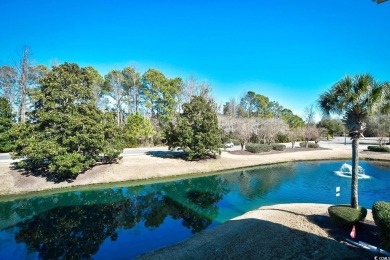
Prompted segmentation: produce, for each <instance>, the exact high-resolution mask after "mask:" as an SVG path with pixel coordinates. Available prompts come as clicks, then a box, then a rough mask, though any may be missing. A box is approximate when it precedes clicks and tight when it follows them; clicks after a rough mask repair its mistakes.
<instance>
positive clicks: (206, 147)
mask: <svg viewBox="0 0 390 260" xmlns="http://www.w3.org/2000/svg"><path fill="white" fill-rule="evenodd" d="M166 136H167V143H168V145H169V146H171V147H181V148H182V149H183V150H184V151H185V152H188V154H189V155H188V159H189V160H194V159H203V158H206V157H208V156H216V155H217V154H219V153H220V147H221V139H220V130H219V128H218V120H217V115H216V113H215V112H214V111H213V108H212V106H211V105H210V103H209V102H207V101H206V100H205V99H204V98H203V97H200V96H194V97H193V98H192V99H191V101H190V102H189V103H185V104H184V105H183V113H181V114H180V115H179V116H178V117H177V123H176V125H174V124H173V123H171V124H170V127H168V128H167V131H166Z"/></svg>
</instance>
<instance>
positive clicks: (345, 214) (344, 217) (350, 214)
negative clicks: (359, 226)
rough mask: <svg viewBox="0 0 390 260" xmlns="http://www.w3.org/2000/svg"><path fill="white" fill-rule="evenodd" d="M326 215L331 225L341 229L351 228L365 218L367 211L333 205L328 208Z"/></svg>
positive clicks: (361, 208) (348, 206) (360, 208)
mask: <svg viewBox="0 0 390 260" xmlns="http://www.w3.org/2000/svg"><path fill="white" fill-rule="evenodd" d="M328 213H329V216H330V218H331V219H332V221H333V223H335V224H336V225H338V226H342V227H352V226H353V225H355V224H356V223H358V222H359V221H362V220H363V219H364V218H365V217H366V216H367V209H365V208H363V207H360V206H359V207H358V208H357V209H354V208H352V207H351V206H350V205H335V206H330V207H329V208H328Z"/></svg>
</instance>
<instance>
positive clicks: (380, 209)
mask: <svg viewBox="0 0 390 260" xmlns="http://www.w3.org/2000/svg"><path fill="white" fill-rule="evenodd" d="M372 215H373V217H374V220H375V224H376V225H377V227H378V229H379V237H380V240H381V242H382V247H383V248H384V249H385V250H390V202H384V201H377V202H375V203H374V206H372Z"/></svg>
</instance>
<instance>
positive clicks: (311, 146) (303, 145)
mask: <svg viewBox="0 0 390 260" xmlns="http://www.w3.org/2000/svg"><path fill="white" fill-rule="evenodd" d="M299 146H300V147H306V144H305V142H300V143H299ZM308 147H309V148H319V147H320V145H319V144H316V143H310V142H309V146H308Z"/></svg>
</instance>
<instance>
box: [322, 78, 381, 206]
mask: <svg viewBox="0 0 390 260" xmlns="http://www.w3.org/2000/svg"><path fill="white" fill-rule="evenodd" d="M386 86H387V83H385V84H383V83H379V82H377V81H376V80H375V79H374V78H373V77H372V76H371V75H369V74H361V75H355V76H354V77H349V76H346V77H345V78H344V79H342V80H340V81H339V82H337V83H336V84H335V85H333V86H332V88H331V89H330V90H328V91H327V92H325V93H323V94H322V95H321V96H320V98H319V100H318V103H319V107H320V108H321V110H322V111H323V112H324V114H325V115H326V116H329V115H330V113H336V114H341V115H344V119H345V122H346V127H347V129H348V130H349V135H350V136H351V138H352V184H351V206H352V207H353V208H357V207H358V164H359V150H358V148H359V139H360V137H362V136H363V132H364V130H365V128H366V121H367V118H368V116H369V115H370V114H371V113H373V112H375V111H376V110H378V109H381V106H384V105H385V104H384V103H383V101H384V90H385V88H386Z"/></svg>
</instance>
